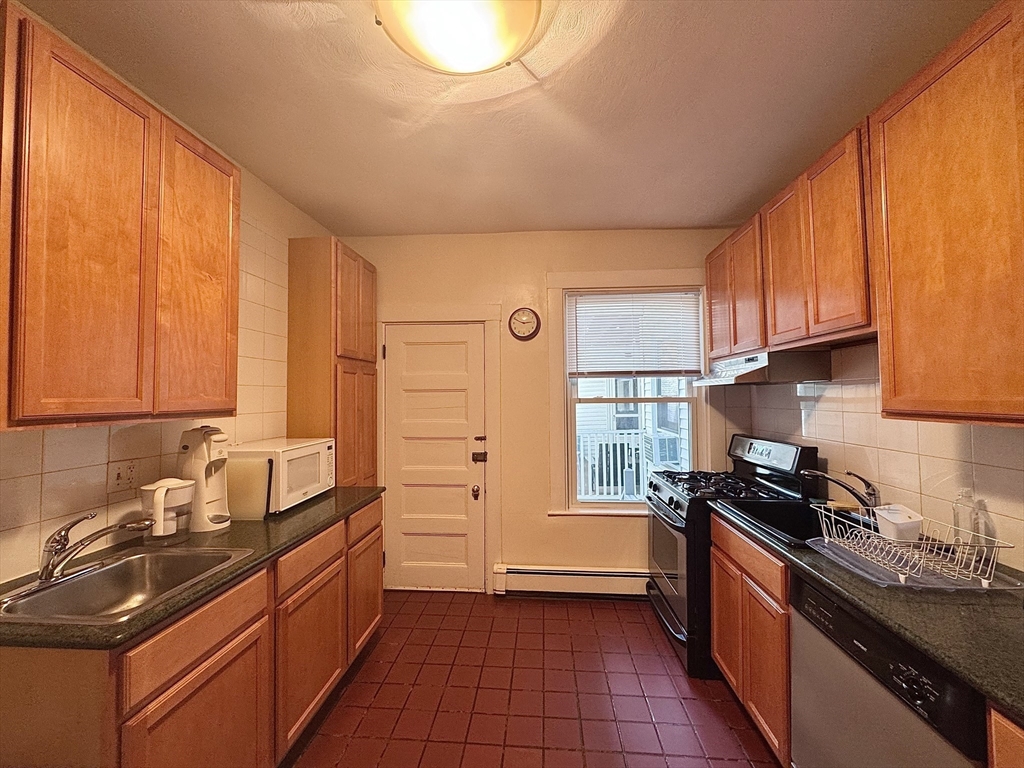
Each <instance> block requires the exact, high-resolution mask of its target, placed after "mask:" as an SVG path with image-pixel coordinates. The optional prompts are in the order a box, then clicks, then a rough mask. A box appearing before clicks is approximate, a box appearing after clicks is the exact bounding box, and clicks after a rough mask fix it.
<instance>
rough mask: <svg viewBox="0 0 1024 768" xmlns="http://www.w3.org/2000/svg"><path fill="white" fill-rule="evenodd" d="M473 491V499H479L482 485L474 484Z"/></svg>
mask: <svg viewBox="0 0 1024 768" xmlns="http://www.w3.org/2000/svg"><path fill="white" fill-rule="evenodd" d="M472 493H473V500H474V501H475V500H476V499H479V498H480V486H479V485H474V486H473V489H472Z"/></svg>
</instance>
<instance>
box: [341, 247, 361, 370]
mask: <svg viewBox="0 0 1024 768" xmlns="http://www.w3.org/2000/svg"><path fill="white" fill-rule="evenodd" d="M335 249H336V252H337V256H336V258H337V263H338V307H337V312H336V318H335V321H336V322H337V325H338V332H337V338H338V357H353V358H359V357H360V356H361V352H362V350H361V349H360V347H359V340H360V314H359V287H360V283H361V282H362V281H361V279H360V277H361V272H362V264H361V262H362V259H361V258H360V256H359V254H357V253H356V252H355V251H353V250H351V249H350V248H348V247H347V246H345V244H344V243H339V242H337V241H335Z"/></svg>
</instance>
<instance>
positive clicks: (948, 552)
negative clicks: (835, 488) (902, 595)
mask: <svg viewBox="0 0 1024 768" xmlns="http://www.w3.org/2000/svg"><path fill="white" fill-rule="evenodd" d="M812 506H813V507H814V508H815V509H816V510H817V511H818V514H819V516H820V517H821V529H822V534H823V536H822V538H820V539H811V540H810V541H808V542H807V544H808V546H810V547H811V548H813V549H815V550H816V551H818V552H821V553H822V554H823V555H826V556H827V557H829V558H831V559H832V560H835V561H837V562H839V563H840V564H841V565H844V566H846V567H847V568H849V569H850V570H853V571H855V572H857V573H859V574H860V575H862V576H865V577H866V578H868V579H870V580H871V581H873V582H874V583H876V584H879V585H881V586H889V585H902V586H914V587H933V588H940V589H958V588H967V589H972V588H973V589H978V588H982V589H988V588H990V587H1000V588H1010V589H1020V588H1024V584H1021V583H1020V582H1018V581H1015V580H1014V579H1010V578H1009V577H1007V576H1005V575H1004V574H1002V573H999V572H997V571H996V563H997V561H998V559H999V551H1000V550H1002V549H1009V548H1011V547H1012V546H1013V545H1012V544H1008V543H1007V542H1005V541H1000V540H999V539H996V538H993V537H991V536H986V535H985V534H982V533H976V532H974V531H969V530H966V529H963V528H957V527H956V526H954V525H950V524H949V523H943V522H940V521H938V520H932V519H930V518H927V517H925V518H922V521H921V535H920V536H919V537H918V538H917V540H916V541H900V540H897V539H891V538H888V537H886V536H883V535H882V534H880V533H878V531H877V530H876V524H875V522H874V516H873V513H872V511H871V510H870V509H867V508H863V507H862V508H860V509H856V510H848V509H846V508H843V509H837V508H836V507H833V506H830V505H826V504H814V505H812Z"/></svg>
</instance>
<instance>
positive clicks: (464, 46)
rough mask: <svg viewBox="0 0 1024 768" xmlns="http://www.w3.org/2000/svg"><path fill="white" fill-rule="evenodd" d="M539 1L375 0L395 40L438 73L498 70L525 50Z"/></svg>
mask: <svg viewBox="0 0 1024 768" xmlns="http://www.w3.org/2000/svg"><path fill="white" fill-rule="evenodd" d="M540 1H541V0H374V3H373V6H374V11H375V12H376V14H377V22H378V24H380V26H382V27H383V28H384V31H385V32H387V34H388V37H390V38H391V39H392V41H394V43H395V45H397V46H398V47H399V48H401V49H402V50H403V51H405V52H406V53H407V54H409V55H410V56H412V57H413V58H414V59H416V60H417V61H419V62H420V63H422V64H425V65H426V66H428V67H430V68H431V69H435V70H437V71H439V72H445V73H448V74H458V75H469V74H477V73H479V72H488V71H490V70H493V69H498V68H499V67H502V66H504V65H505V64H508V63H511V62H512V61H515V59H517V58H518V57H519V56H521V55H522V54H523V53H525V51H526V48H527V46H528V45H529V43H530V40H531V38H532V37H533V33H534V31H535V30H536V29H537V20H538V19H539V18H540Z"/></svg>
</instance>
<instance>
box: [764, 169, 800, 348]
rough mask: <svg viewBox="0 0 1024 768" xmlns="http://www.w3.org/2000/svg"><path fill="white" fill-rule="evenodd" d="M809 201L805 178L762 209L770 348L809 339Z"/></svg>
mask: <svg viewBox="0 0 1024 768" xmlns="http://www.w3.org/2000/svg"><path fill="white" fill-rule="evenodd" d="M805 197H806V188H805V184H804V180H803V178H802V177H801V178H798V179H797V180H796V181H794V182H793V183H792V184H790V185H789V186H788V187H786V188H785V189H784V190H782V192H780V193H779V194H778V195H776V197H775V199H774V200H772V201H771V202H770V203H768V204H767V205H766V206H765V207H764V208H762V209H761V221H762V222H763V226H764V271H765V289H766V295H767V304H768V318H767V319H768V343H769V344H779V343H781V342H786V341H793V340H795V339H802V338H804V337H806V336H807V302H806V299H805V297H806V294H807V290H806V282H805V280H804V264H805V262H806V261H807V239H808V238H807V217H806V216H805V209H806V204H805Z"/></svg>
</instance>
